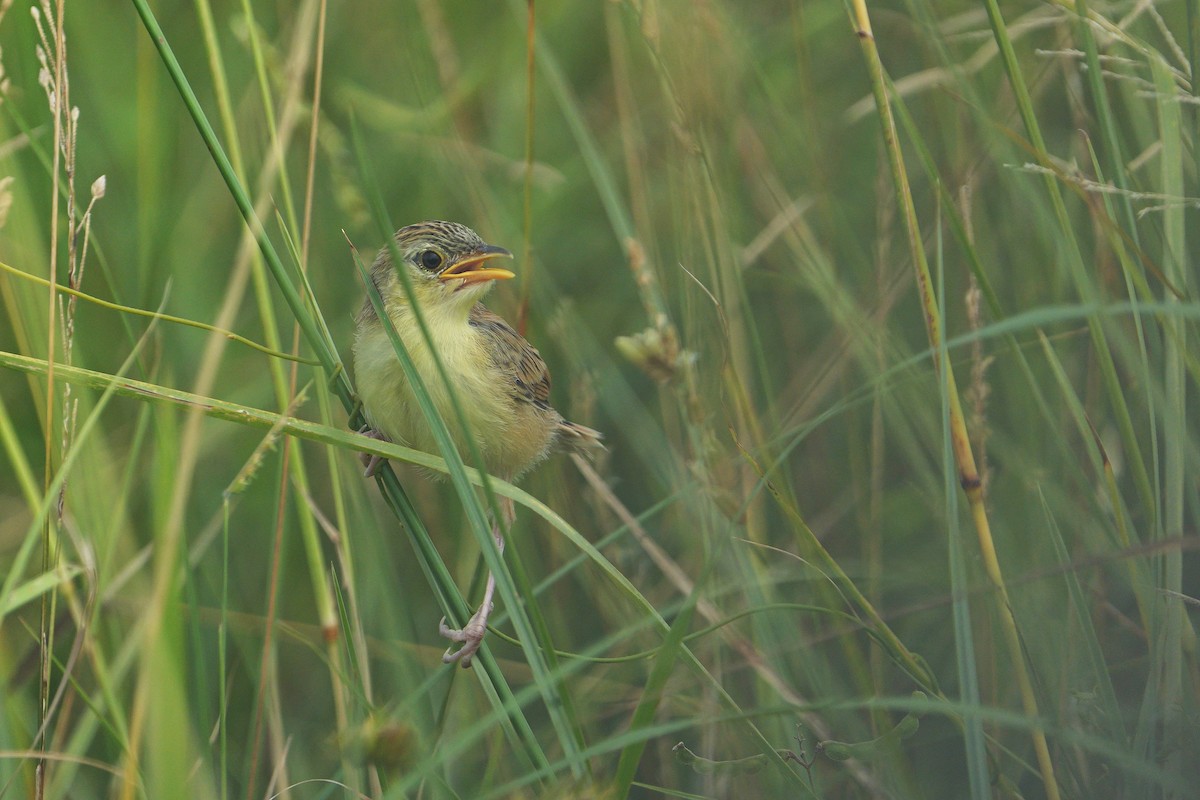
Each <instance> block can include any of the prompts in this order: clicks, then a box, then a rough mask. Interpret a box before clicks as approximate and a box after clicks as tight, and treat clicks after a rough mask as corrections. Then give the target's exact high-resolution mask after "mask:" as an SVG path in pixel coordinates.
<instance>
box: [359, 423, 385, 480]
mask: <svg viewBox="0 0 1200 800" xmlns="http://www.w3.org/2000/svg"><path fill="white" fill-rule="evenodd" d="M358 432H359V433H361V434H362V435H363V436H366V437H368V438H371V439H378V440H379V441H381V442H386V441H387V440H388V438H387V437H386V436H384V435H383V434H382V433H380V432H379V431H377V430H375V429H374V428H372V427H371V426H370V425H363V426H362V427H361V428H359V429H358ZM358 460H359V461H360V462H362V465H363V467H364V469H363V477H364V478H373V477H375V472H376V471H377V470H378V469H379V465H380V464H382V463H383V462H384V461H386V460H387V459H385V458H384V457H383V456H377V455H372V454H371V453H359V454H358Z"/></svg>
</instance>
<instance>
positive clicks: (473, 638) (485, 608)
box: [438, 603, 492, 669]
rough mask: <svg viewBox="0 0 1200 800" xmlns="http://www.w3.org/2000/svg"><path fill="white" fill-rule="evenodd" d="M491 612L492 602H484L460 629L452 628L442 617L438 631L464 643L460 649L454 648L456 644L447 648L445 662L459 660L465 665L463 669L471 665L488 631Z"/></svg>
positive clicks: (454, 640) (444, 654) (443, 656)
mask: <svg viewBox="0 0 1200 800" xmlns="http://www.w3.org/2000/svg"><path fill="white" fill-rule="evenodd" d="M491 613H492V604H491V603H484V604H483V605H481V606H480V607H479V610H478V611H476V612H475V615H474V616H473V617H471V618H470V619H469V620H467V624H466V625H465V626H463V627H462V628H459V629H455V628H451V627H450V626H449V625H447V624H446V618H445V617H442V621H441V623H440V624H439V625H438V632H439V633H441V635H442V636H444V637H445V638H447V639H449V640H450V641H452V642H461V643H462V646H461V647H459V648H458V650H455V649H454V645H450V646H449V647H447V648H446V652H445V653H443V654H442V663H443V664H453V663H454V662H456V661H457V662H458V663H460V664H462V665H463V669H467V668H469V667H470V666H471V659H472V658H473V657H474V655H475V652H476V651H477V650H478V649H479V646H480V645H481V644H483V636H484V634H485V633H487V621H488V616H490V615H491Z"/></svg>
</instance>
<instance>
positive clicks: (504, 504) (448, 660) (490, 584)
mask: <svg viewBox="0 0 1200 800" xmlns="http://www.w3.org/2000/svg"><path fill="white" fill-rule="evenodd" d="M499 505H500V513H501V514H502V515H503V517H504V524H505V526H506V527H511V526H512V523H513V520H514V519H515V518H516V510H515V509H514V508H513V502H512V500H510V499H509V498H507V497H501V498H499ZM492 538H493V539H495V541H496V550H497V552H498V553H499V554H500V556H501V557H503V556H504V531H503V530H502V529H501V527H500V525H499V524H497V522H496V520H495V519H493V520H492ZM495 594H496V574H495V573H494V572H492V571H491V570H488V578H487V586H485V587H484V590H483V603H482V604H481V605H480V606H479V610H478V611H476V612H475V614H474V615H473V616H472V617H471V618H470V619H469V620H467V624H466V625H465V626H463V627H462V628H459V629H455V628H451V627H450V626H449V625H447V624H446V618H445V617H442V621H441V623H440V624H439V625H438V631H439V632H440V633H441V634H442V636H444V637H446V638H447V639H449V640H450V641H452V642H461V643H462V647H460V648H458V650H455V649H454V645H450V646H449V647H447V648H446V652H445V653H443V654H442V663H444V664H453V663H454V662H455V661H457V662H459V663H461V664H462V665H463V668H464V669H466V668H468V667H470V666H471V659H472V658H473V657H474V656H475V652H476V651H477V650H479V646H480V645H481V644H483V636H484V634H486V633H487V621H488V617H489V616H491V613H492V606H493V602H492V598H493V597H494V596H495Z"/></svg>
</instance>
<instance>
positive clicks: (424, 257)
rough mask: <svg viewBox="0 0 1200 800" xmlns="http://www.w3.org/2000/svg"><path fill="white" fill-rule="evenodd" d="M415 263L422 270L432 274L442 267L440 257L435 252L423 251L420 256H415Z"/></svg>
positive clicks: (439, 254)
mask: <svg viewBox="0 0 1200 800" xmlns="http://www.w3.org/2000/svg"><path fill="white" fill-rule="evenodd" d="M417 262H418V263H419V264H420V265H421V267H422V268H423V269H427V270H429V271H430V272H433V271H434V270H435V269H437V268H438V267H440V266H441V265H442V255H441V253H439V252H437V251H436V250H423V251H422V252H421V254H420V255H419V256H417Z"/></svg>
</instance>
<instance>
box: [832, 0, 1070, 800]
mask: <svg viewBox="0 0 1200 800" xmlns="http://www.w3.org/2000/svg"><path fill="white" fill-rule="evenodd" d="M853 9H854V25H855V33H856V34H857V35H858V38H859V42H860V43H861V44H862V49H863V55H864V57H865V58H866V62H867V69H868V71H869V73H870V76H871V87H872V90H873V92H874V94H875V104H876V107H877V110H878V113H879V119H880V124H881V126H882V128H883V138H884V143H885V146H886V148H887V153H888V165H889V167H890V169H891V172H892V181H893V184H894V189H895V191H896V194H897V201H898V203H899V205H900V208H901V209H903V218H904V225H905V229H906V230H907V232H908V243H909V249H910V251H911V256H912V260H913V267H914V269H915V270H916V272H917V276H916V277H917V287H918V292H919V294H920V298H921V306H922V308H923V310H924V313H925V328H926V333H927V334H928V336H929V343H930V347H931V349H933V350H934V351H935V355H934V367H935V368H936V369H938V370H939V372H944V374H945V377H944V380H945V382H946V398H947V401H948V404H949V406H948V413H949V424H950V437H951V443H952V445H953V449H954V460H955V463H956V464H957V468H958V479H959V484H960V485H961V486H962V488H963V491H964V492H965V493H966V496H967V504H968V506H969V508H970V511H971V517H972V520H973V521H974V524H975V531H976V535H977V537H978V539H979V547H980V550H981V552H982V555H983V561H984V568H985V569H986V571H987V574H988V579H989V580H990V581H991V583H992V586H993V588H994V589H995V590H996V593H997V597H998V599H999V604H998V605H999V609H998V610H999V616H1000V623H1001V629H1002V631H1003V634H1004V638H1005V640H1006V644H1007V646H1008V651H1009V658H1010V660H1011V662H1012V665H1013V670H1014V672H1015V673H1016V678H1017V685H1018V688H1019V690H1020V694H1021V702H1022V705H1023V707H1024V710H1025V713H1026V714H1027V715H1028V716H1029V718H1030V724H1031V725H1032V728H1031V731H1030V733H1031V737H1032V740H1033V747H1034V752H1035V753H1036V754H1037V760H1038V767H1039V769H1040V770H1041V779H1042V784H1043V785H1044V786H1045V789H1046V796H1047V798H1049V800H1058V798H1059V792H1058V783H1057V781H1056V780H1055V777H1054V763H1053V761H1052V760H1051V758H1050V748H1049V746H1048V744H1047V742H1046V733H1045V730H1044V729H1043V727H1042V725H1041V724H1040V722H1039V721H1038V717H1039V712H1038V703H1037V696H1036V694H1035V692H1034V688H1033V682H1032V680H1031V679H1030V676H1029V670H1028V668H1027V666H1026V664H1025V658H1024V654H1023V652H1022V649H1021V637H1020V632H1019V631H1018V629H1017V622H1016V618H1015V617H1014V616H1013V610H1012V604H1011V603H1010V602H1009V598H1008V590H1007V588H1006V586H1005V582H1004V575H1003V572H1002V571H1001V568H1000V561H999V558H998V557H997V555H996V548H995V543H994V542H993V540H992V532H991V526H990V523H989V522H988V516H987V509H986V506H985V504H984V498H983V485H982V481H981V480H980V477H979V471H978V469H977V467H976V466H975V456H974V453H973V452H972V449H971V440H970V436H969V434H968V433H967V429H966V420H965V418H964V416H963V410H962V404H961V400H960V398H959V393H958V386H957V383H956V381H955V379H954V369H953V365H952V364H951V363H950V362H949V361H946V360H943V358H942V348H943V331H942V323H941V315H940V313H939V311H938V300H937V298H936V297H935V296H934V291H933V285H932V282H931V277H930V273H929V264H928V263H927V261H926V259H925V249H924V246H923V245H922V243H921V230H920V226H919V224H918V222H917V215H916V208H915V206H914V204H913V199H912V192H911V189H910V187H909V185H908V176H907V173H906V170H905V166H904V157H903V154H902V153H901V151H900V141H899V138H898V135H897V132H896V122H895V119H894V118H893V116H892V113H891V104H890V100H889V98H888V94H887V85H886V82H885V79H884V72H883V64H882V62H881V61H880V58H879V50H878V49H877V48H876V46H875V36H874V34H873V33H872V31H871V19H870V16H869V15H868V13H867V7H866V3H865V0H854V2H853Z"/></svg>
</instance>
